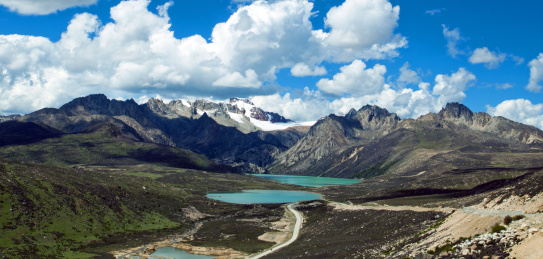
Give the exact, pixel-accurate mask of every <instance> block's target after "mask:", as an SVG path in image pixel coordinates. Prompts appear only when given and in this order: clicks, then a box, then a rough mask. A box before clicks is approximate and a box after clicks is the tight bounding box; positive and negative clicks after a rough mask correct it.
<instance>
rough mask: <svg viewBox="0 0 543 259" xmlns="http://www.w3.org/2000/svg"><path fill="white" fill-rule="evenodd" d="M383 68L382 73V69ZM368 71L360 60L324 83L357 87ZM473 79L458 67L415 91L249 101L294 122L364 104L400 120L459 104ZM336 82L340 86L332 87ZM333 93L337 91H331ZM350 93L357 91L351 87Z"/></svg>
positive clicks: (384, 89) (271, 97)
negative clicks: (362, 76)
mask: <svg viewBox="0 0 543 259" xmlns="http://www.w3.org/2000/svg"><path fill="white" fill-rule="evenodd" d="M379 66H380V65H379ZM383 69H385V70H386V68H383ZM368 70H371V69H366V68H365V65H363V63H362V62H361V61H355V62H353V63H352V64H351V65H349V66H345V67H344V68H343V69H342V71H341V72H340V73H338V74H336V75H335V76H334V79H333V80H329V81H324V82H326V84H329V83H332V86H333V87H338V88H341V87H344V85H347V86H349V87H350V86H351V85H350V84H344V83H345V82H353V84H352V85H357V84H356V83H359V85H361V84H362V82H361V81H357V79H355V78H356V77H357V76H359V75H360V74H361V73H364V72H368ZM373 72H376V71H373ZM348 76H353V78H352V79H350V78H346V77H348ZM378 77H383V75H381V74H378ZM339 78H341V79H339ZM474 80H476V78H475V76H474V75H473V74H472V73H471V72H469V71H467V70H466V69H464V68H460V69H459V70H458V71H457V72H455V73H452V74H451V75H442V74H440V75H437V76H436V78H435V84H434V86H433V87H432V86H431V84H430V83H427V82H420V83H419V84H418V89H417V90H415V89H411V88H406V87H400V88H393V87H391V86H390V85H388V84H384V83H382V84H381V83H379V84H378V85H380V87H378V88H376V89H373V90H371V91H368V92H366V93H365V94H353V95H351V96H344V97H341V98H337V99H334V100H329V99H326V98H324V97H323V94H321V92H320V91H310V90H309V89H308V88H306V89H305V91H304V94H303V95H302V96H300V97H296V98H294V97H292V95H291V94H290V93H287V94H285V95H283V96H281V95H279V94H273V95H268V96H255V97H252V98H251V100H252V101H253V102H254V103H255V104H257V105H258V106H260V107H263V108H264V109H265V110H269V111H273V112H277V113H280V114H283V115H285V116H286V117H288V118H290V119H294V120H296V121H311V120H317V119H319V118H321V117H323V116H326V115H328V114H330V113H335V114H346V113H347V112H349V110H350V109H351V108H355V109H359V108H360V107H362V106H364V105H366V104H374V105H378V106H380V107H383V108H386V109H388V110H389V111H390V112H395V113H397V114H398V115H399V116H400V117H401V118H416V117H418V116H420V115H423V114H427V113H429V112H438V111H439V110H441V108H442V107H444V106H445V105H446V104H447V102H461V101H462V100H463V99H464V98H465V94H464V91H465V90H466V89H467V88H468V87H469V86H470V84H471V83H473V81H474ZM355 81H356V82H355ZM340 82H341V83H342V84H338V85H333V83H340ZM327 86H328V85H327ZM349 87H344V88H341V89H342V90H341V91H339V92H340V93H343V90H344V89H348V88H349ZM335 90H337V89H335V88H334V91H335ZM322 91H324V90H322ZM354 91H359V90H358V89H356V88H355V89H354Z"/></svg>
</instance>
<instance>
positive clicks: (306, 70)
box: [290, 63, 327, 77]
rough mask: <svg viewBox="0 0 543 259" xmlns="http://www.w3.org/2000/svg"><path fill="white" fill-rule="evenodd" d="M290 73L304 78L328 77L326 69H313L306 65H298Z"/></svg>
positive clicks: (318, 67)
mask: <svg viewBox="0 0 543 259" xmlns="http://www.w3.org/2000/svg"><path fill="white" fill-rule="evenodd" d="M290 73H291V74H292V75H293V76H297V77H303V76H322V75H326V73H327V72H326V69H325V68H324V67H323V66H315V67H314V68H313V69H311V68H310V67H309V66H308V65H306V64H304V63H298V64H296V65H294V66H293V67H292V68H291V69H290Z"/></svg>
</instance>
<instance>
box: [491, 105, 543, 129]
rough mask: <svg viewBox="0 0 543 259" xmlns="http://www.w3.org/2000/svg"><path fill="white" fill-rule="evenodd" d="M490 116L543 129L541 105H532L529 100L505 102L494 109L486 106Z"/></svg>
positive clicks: (542, 109)
mask: <svg viewBox="0 0 543 259" xmlns="http://www.w3.org/2000/svg"><path fill="white" fill-rule="evenodd" d="M487 112H488V113H489V114H490V115H492V116H502V117H505V118H508V119H510V120H514V121H518V122H521V123H525V124H528V125H532V126H535V127H538V128H540V129H543V104H541V103H540V104H532V102H530V101H529V100H525V99H516V100H506V101H503V102H502V103H500V104H498V106H496V107H491V106H487Z"/></svg>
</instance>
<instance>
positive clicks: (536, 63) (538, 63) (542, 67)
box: [526, 53, 543, 92]
mask: <svg viewBox="0 0 543 259" xmlns="http://www.w3.org/2000/svg"><path fill="white" fill-rule="evenodd" d="M528 66H529V67H530V82H529V83H528V85H527V86H526V89H528V90H529V91H531V92H539V91H541V87H542V86H541V84H540V82H541V81H543V53H539V56H537V58H535V59H533V60H532V61H530V63H528Z"/></svg>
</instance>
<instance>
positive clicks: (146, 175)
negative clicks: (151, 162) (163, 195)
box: [123, 172, 170, 179]
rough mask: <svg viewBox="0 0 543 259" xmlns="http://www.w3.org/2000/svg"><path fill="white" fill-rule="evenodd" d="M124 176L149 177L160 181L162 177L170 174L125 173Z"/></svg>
mask: <svg viewBox="0 0 543 259" xmlns="http://www.w3.org/2000/svg"><path fill="white" fill-rule="evenodd" d="M123 174H124V175H131V176H137V177H148V178H151V179H158V178H160V177H164V176H167V175H170V174H155V173H147V172H125V173H123Z"/></svg>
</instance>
